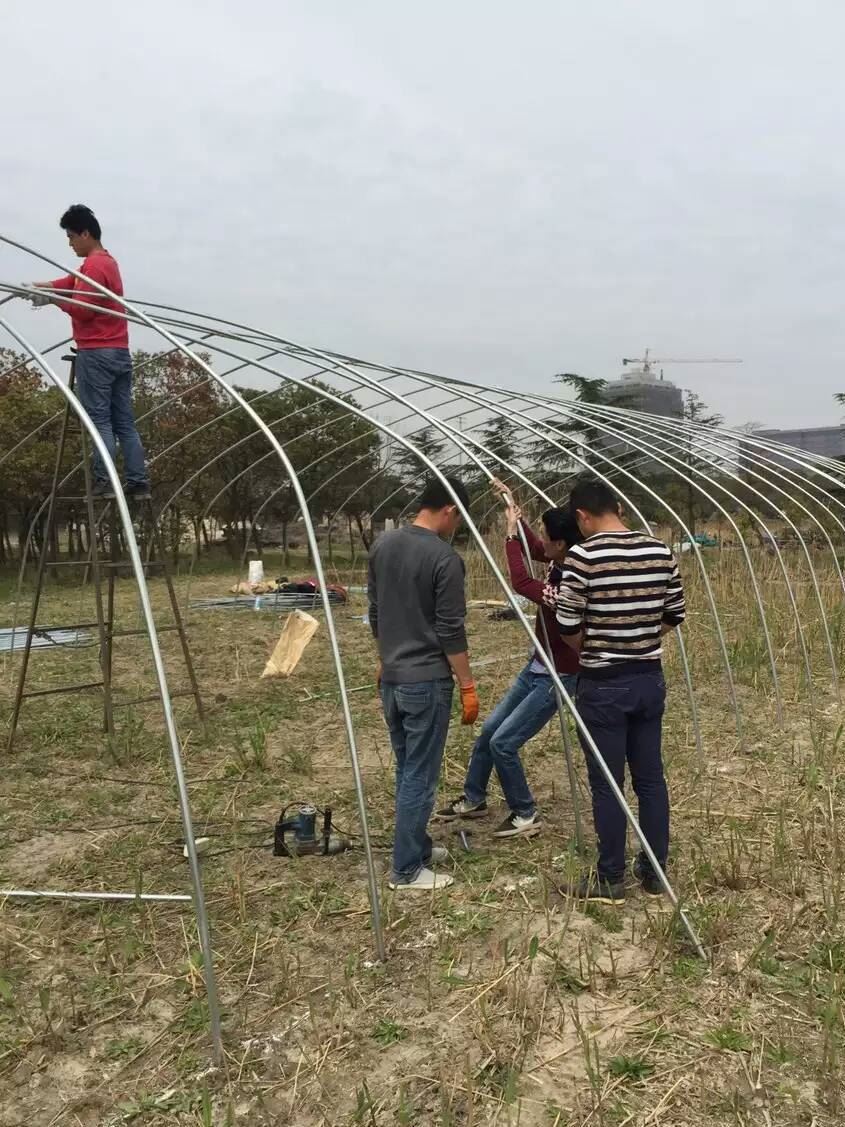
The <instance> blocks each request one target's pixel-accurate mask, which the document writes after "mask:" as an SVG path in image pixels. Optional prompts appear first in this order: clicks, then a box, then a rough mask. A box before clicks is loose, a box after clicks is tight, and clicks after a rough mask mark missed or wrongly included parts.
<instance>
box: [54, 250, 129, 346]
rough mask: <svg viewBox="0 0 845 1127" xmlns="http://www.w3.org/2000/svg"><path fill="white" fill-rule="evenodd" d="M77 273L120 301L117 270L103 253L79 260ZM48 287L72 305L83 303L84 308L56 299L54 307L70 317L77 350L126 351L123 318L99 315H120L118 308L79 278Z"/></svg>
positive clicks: (120, 283)
mask: <svg viewBox="0 0 845 1127" xmlns="http://www.w3.org/2000/svg"><path fill="white" fill-rule="evenodd" d="M79 272H80V274H84V275H85V277H86V278H91V279H92V280H93V281H95V282H99V283H100V285H101V286H105V287H106V288H107V289H109V290H111V291H112V293H116V294H118V295H119V296H120V297H123V280H122V279H121V277H120V267H119V266H118V265H117V262H116V261H115V260H114V259H113V258H112V256H111V255H110V254H109V252H108V251H107V250H95V251H94V252H93V253H92V254H89V255H88V257H87V258H86V259H84V260H83V263H82V265H81V266H80V268H79ZM50 285H51V286H52V287H53V289H54V290H63V291H64V293H65V297H71V298H73V300H74V302H79V301H82V302H85V304H84V305H76V304H73V303H71V302H68V301H62V300H61V299H56V305H59V306H61V308H62V309H64V310H65V312H66V313H69V314H70V323H71V326H72V327H73V339H74V340H75V341H76V347H77V348H128V347H129V329H128V326H127V324H126V319H125V317H114V316H112V314H111V313H103V312H102V310H104V309H113V310H115V312H118V313H123V312H124V310H123V306H122V305H118V303H117V302H116V301H112V299H111V298H108V297H104V296H103V295H102V294H101V293H99V292H98V291H97V290H96V289H95V288H94V287H93V286H88V285H86V284H85V282H83V281H82V279H81V278H77V277H75V276H74V275H73V274H66V275H65V276H64V278H56V279H55V281H52V282H51V283H50ZM71 291H72V292H71Z"/></svg>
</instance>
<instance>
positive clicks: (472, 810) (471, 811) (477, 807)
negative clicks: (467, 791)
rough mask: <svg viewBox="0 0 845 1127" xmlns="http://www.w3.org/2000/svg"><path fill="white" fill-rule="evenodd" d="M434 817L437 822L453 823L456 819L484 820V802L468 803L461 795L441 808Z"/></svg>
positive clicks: (485, 813)
mask: <svg viewBox="0 0 845 1127" xmlns="http://www.w3.org/2000/svg"><path fill="white" fill-rule="evenodd" d="M434 817H435V818H436V819H437V820H438V821H439V822H454V821H455V819H456V818H486V817H487V803H486V802H468V801H467V798H466V795H463V794H462V795H461V797H460V798H456V799H455V800H454V802H450V803H449V805H448V806H444V807H442V808H441V809H440V810H438V811H437V813H436V814H435V815H434Z"/></svg>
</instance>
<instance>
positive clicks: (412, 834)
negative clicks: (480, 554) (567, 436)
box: [368, 477, 478, 891]
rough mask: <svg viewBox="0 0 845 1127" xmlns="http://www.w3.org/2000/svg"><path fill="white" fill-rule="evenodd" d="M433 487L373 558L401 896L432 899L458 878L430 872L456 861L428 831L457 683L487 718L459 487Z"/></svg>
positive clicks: (474, 711)
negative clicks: (476, 665) (459, 549)
mask: <svg viewBox="0 0 845 1127" xmlns="http://www.w3.org/2000/svg"><path fill="white" fill-rule="evenodd" d="M446 480H447V481H448V483H449V487H450V488H449V489H447V488H446V486H445V485H443V483H442V482H441V481H439V480H436V479H432V480H431V481H429V482H428V483H427V484H426V486H425V489H424V491H423V494H422V496H421V498H420V501H419V512H418V513H417V516H416V519H415V520H414V522H413V524H410V525H406V526H405V527H403V528H399V529H396V530H395V531H393V532H386V533H384V535H383V536H380V537H379V539H378V540H377V541H376V542H375V544H374V545H373V547H372V549H371V551H370V564H369V578H368V593H369V603H370V626H371V628H372V631H373V637H374V638H375V639H376V644H377V645H378V651H379V658H380V661H379V673H378V682H379V692H380V694H381V702H382V708H383V710H384V718H385V721H386V722H387V727H388V730H389V732H390V742H391V744H392V746H393V754H394V756H395V758H396V833H395V838H394V845H393V871H392V873H391V875H390V881H389V885H390V887H391V888H394V889H403V890H404V889H414V890H420V891H430V890H431V889H432V888H445V887H447V886H448V885H450V884H451V883H452V878H451V877H450V876H448V875H447V874H445V873H434V872H433V871H432V869H431V868H430V866H431V865H432V864H434V863H436V862H438V861H443V860H446V856H447V853H446V850H445V849H443V847H442V846H432V841H431V838H430V837H429V835H428V832H427V828H426V827H427V825H428V819H429V817H430V816H431V812H432V810H433V808H434V797H435V792H436V790H437V780H438V777H439V775H440V765H441V763H442V761H443V749H444V747H445V745H446V736H447V733H448V731H449V717H450V714H451V711H452V691H453V676H454V679H455V680H457V682H458V687H459V688H460V692H461V704H462V714H463V715H462V721H463V723H464V724H473V723H475V721H476V719H477V718H478V695H477V693H476V690H475V684H474V683H473V679H472V672H471V670H470V666H469V655H468V653H467V638H466V631H465V629H464V618H465V616H466V599H465V596H464V565H463V560H462V559H461V557H460V556H459V555H458V554H457V553H456V552H455V550H454V549H453V548H452V546H451V545H450V544H449V543H447V539H446V538H447V537H451V536H452V534H453V533H454V532H455V530H456V529H457V527H458V525H459V524H460V521H461V515H460V512H459V511H458V507H457V505H456V504H455V501H454V497H455V496H457V497H458V498H459V500H460V502H461V504H462V505H463V506H464V508H466V507H467V506H468V505H469V497H468V496H467V491H466V489H465V488H464V486H463V485H462V484H461V482H460V481H458V480H457V479H456V478H451V477H450V478H447V479H446Z"/></svg>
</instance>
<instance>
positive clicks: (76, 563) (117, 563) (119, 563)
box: [44, 558, 167, 567]
mask: <svg viewBox="0 0 845 1127" xmlns="http://www.w3.org/2000/svg"><path fill="white" fill-rule="evenodd" d="M44 566H45V567H93V564H92V563H91V561H90V560H45V561H44ZM97 566H98V567H132V561H131V560H104V559H99V558H98V559H97ZM142 566H143V567H167V564H166V562H165V561H164V560H145V561H143V565H142Z"/></svg>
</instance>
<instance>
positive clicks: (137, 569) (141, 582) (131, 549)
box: [0, 317, 223, 1060]
mask: <svg viewBox="0 0 845 1127" xmlns="http://www.w3.org/2000/svg"><path fill="white" fill-rule="evenodd" d="M0 325H2V326H3V327H4V328H5V329H6V331H7V332H8V333H10V334H11V335H12V336H13V337H14V338H15V340H17V341H18V343H19V344H20V345H21V347H22V348H24V349H25V350H26V351H27V352H28V353H29V355H30V356H32V358H33V360H34V361H35V362H36V363H37V364H38V366H39V367H40V368H41V370H42V372H43V373H44V374H45V376H46V377H47V378H48V379H49V380H50V381H51V382H52V383H53V384H54V386H55V387H57V388H58V389H59V390H60V391H61V393H62V395H63V396H64V398H65V400H66V401H67V403H68V405H69V407H70V409H71V410H72V411H73V412H74V414H75V415H76V416H77V418H78V419H79V421H80V424H81V426H83V427H84V428H85V430H86V431H87V433H88V436H89V438H90V440H91V443H92V444H93V446H94V448H95V449H96V450H97V453H98V454H99V455H100V458H101V459H102V461H103V465H104V466H105V468H106V472H107V473H108V476H109V480H110V482H111V485H112V488H113V489H114V493H115V501H116V504H117V508H118V512H119V514H120V522H121V525H122V526H123V535H124V538H125V542H126V547H127V551H128V553H129V558H130V560H131V563H132V570H133V571H134V573H135V582H136V584H137V587H138V596H139V599H140V602H141V610H142V614H143V617H144V624H145V626H146V630H147V636H148V638H149V643H150V649H151V651H152V657H153V665H154V667H155V674H156V681H157V683H158V689H159V695H160V697H161V705H162V713H163V716H164V724H165V729H166V732H167V739H168V743H169V745H170V755H171V761H172V764H173V772H174V775H175V777H176V787H177V792H178V799H179V813H180V816H181V820H182V829H183V832H184V834H185V846H186V849H187V852H188V866H189V869H190V873H191V883H192V886H193V898H194V912H195V914H196V919H197V928H198V930H199V937H200V947H201V950H202V953H203V960H204V963H205V965H204V967H203V970H204V973H205V987H206V995H207V998H208V1013H209V1023H210V1025H211V1037H212V1047H213V1052H214V1056H215V1059H216V1060H222V1057H223V1038H222V1030H221V1025H220V1006H219V1002H218V997H217V981H216V976H215V973H214V955H213V950H212V946H211V933H210V929H209V924H208V913H207V909H206V905H205V894H204V891H203V883H202V872H201V870H200V863H199V857H198V855H197V850H196V842H195V838H194V830H193V819H192V817H191V803H190V797H189V795H188V788H187V784H186V781H185V773H184V769H183V765H182V754H181V750H180V747H179V736H178V734H177V731H176V721H175V718H174V715H173V705H172V703H171V700H170V690H169V687H168V683H167V673H166V671H165V667H164V660H163V658H162V654H161V647H160V646H159V641H158V632H157V630H156V624H155V616H154V614H153V609H152V604H151V602H150V596H149V592H148V590H147V583H146V579H145V576H144V567H143V561H142V559H141V553H140V551H139V549H138V542H137V540H136V539H135V530H134V528H133V525H132V516H131V514H130V512H129V506H128V504H127V502H126V497H125V496H124V493H123V487H122V486H121V483H120V478H119V476H118V474H117V470H116V469H115V466H114V463H113V461H112V460H111V457H110V455H109V452H108V450H107V448H106V444H105V443H104V442H103V440H102V438H101V437H100V432H99V431H98V430H97V428H96V427H95V426H94V424H93V422H92V421H91V418H90V417H89V415H88V413H87V412H86V411H85V410H84V408H83V407H82V405H81V403H80V402H79V400H78V399H77V398H76V396H75V395H74V393H73V392H72V391H71V389H70V388H69V387H67V386H66V385H65V384H64V383H62V381H61V379H60V378H59V377H58V375H57V374H56V373H55V372H54V371H53V369H52V368H51V367H50V365H49V364H48V363H47V361H46V360H45V358H44V357H43V356H42V355H41V354H40V353H39V352H38V351H37V350H35V348H34V347H33V346H32V345H30V344H29V342H28V341H27V340H26V339H25V338H24V337H23V336H21V334H20V333H18V332H17V330H15V329H14V328H13V327H12V326H11V325H10V324H9V322H8V321H6V320H5V318H2V317H0Z"/></svg>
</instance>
